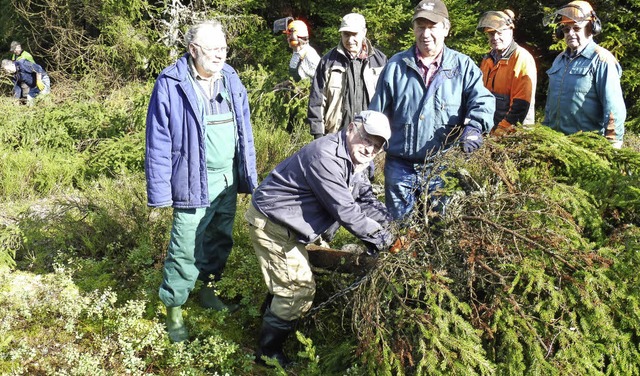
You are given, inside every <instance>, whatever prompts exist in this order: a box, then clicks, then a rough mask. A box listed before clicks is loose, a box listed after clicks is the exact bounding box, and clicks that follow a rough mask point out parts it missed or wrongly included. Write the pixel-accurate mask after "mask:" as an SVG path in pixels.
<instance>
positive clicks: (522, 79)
mask: <svg viewBox="0 0 640 376" xmlns="http://www.w3.org/2000/svg"><path fill="white" fill-rule="evenodd" d="M480 70H482V74H483V80H484V86H485V87H486V88H487V89H489V91H490V92H491V93H492V94H493V95H494V96H495V97H496V112H495V114H494V116H493V121H494V126H497V125H498V124H499V123H501V122H502V123H503V124H502V126H503V127H505V128H507V127H509V126H510V125H515V124H516V123H521V124H533V123H534V122H535V119H534V117H535V109H534V105H535V94H536V83H537V77H538V75H537V71H536V62H535V60H534V59H533V56H531V54H530V53H529V52H528V51H527V50H525V49H524V48H522V47H520V46H519V45H518V44H517V43H516V42H513V43H511V45H510V46H509V48H507V49H506V50H505V52H504V54H503V56H502V57H501V58H500V59H499V60H498V61H495V60H494V57H493V56H492V54H491V53H489V54H487V55H485V56H484V57H483V59H482V63H481V64H480Z"/></svg>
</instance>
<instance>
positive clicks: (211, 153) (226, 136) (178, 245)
mask: <svg viewBox="0 0 640 376" xmlns="http://www.w3.org/2000/svg"><path fill="white" fill-rule="evenodd" d="M192 84H193V87H194V89H195V91H196V92H197V94H198V99H199V101H198V102H199V103H198V104H199V109H198V110H199V111H200V113H201V114H202V119H203V121H202V142H203V143H204V149H205V151H206V164H207V186H208V191H209V201H210V205H209V206H208V207H206V208H197V209H174V211H173V226H172V229H171V239H170V242H169V251H168V254H167V259H166V260H165V267H164V278H163V282H162V285H161V286H160V299H161V300H162V302H163V303H165V305H166V306H167V307H175V306H181V305H183V304H184V303H185V302H186V301H187V298H188V297H189V293H190V292H191V291H192V290H193V288H194V287H195V282H196V280H197V279H200V280H202V281H203V282H204V283H205V285H204V286H203V288H201V289H200V292H199V297H200V303H201V304H202V305H203V306H204V307H206V308H213V309H217V310H222V309H224V308H228V307H227V306H225V305H224V304H223V303H222V302H221V301H220V300H219V298H218V297H217V296H216V295H215V292H214V291H213V289H212V288H211V286H208V285H207V284H208V283H209V282H211V281H216V280H219V279H220V278H221V274H222V271H223V270H224V267H225V265H226V262H227V258H228V257H229V254H230V253H231V248H232V247H233V239H232V234H233V222H234V218H235V213H236V202H237V185H238V184H237V180H238V173H237V171H236V170H237V169H236V168H235V167H236V163H235V155H236V144H237V139H238V136H237V128H236V124H235V120H234V113H233V104H232V103H231V99H230V98H231V96H230V94H229V92H228V90H227V89H226V85H225V83H224V79H219V80H217V81H216V83H215V86H214V88H213V92H212V94H211V96H210V97H209V96H208V95H206V93H205V92H204V90H203V89H202V87H201V86H200V84H199V83H198V82H196V81H195V80H193V81H192ZM210 98H211V99H210ZM190 157H191V158H198V156H197V155H192V156H190Z"/></svg>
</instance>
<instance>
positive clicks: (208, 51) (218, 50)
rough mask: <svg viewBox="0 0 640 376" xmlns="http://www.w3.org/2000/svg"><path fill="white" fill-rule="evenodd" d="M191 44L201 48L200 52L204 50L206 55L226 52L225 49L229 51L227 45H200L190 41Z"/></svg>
mask: <svg viewBox="0 0 640 376" xmlns="http://www.w3.org/2000/svg"><path fill="white" fill-rule="evenodd" d="M191 44H193V45H194V46H196V47H198V48H199V49H201V50H202V52H204V53H205V54H206V55H213V54H216V55H217V54H226V53H227V51H229V48H228V47H227V46H222V47H203V46H201V45H199V44H198V43H195V42H191Z"/></svg>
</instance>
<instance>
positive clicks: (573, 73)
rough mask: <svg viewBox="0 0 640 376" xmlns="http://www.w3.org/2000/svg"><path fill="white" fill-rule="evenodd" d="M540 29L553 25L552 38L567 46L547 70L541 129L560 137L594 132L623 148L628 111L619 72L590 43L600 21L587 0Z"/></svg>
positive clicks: (609, 58) (604, 52)
mask: <svg viewBox="0 0 640 376" xmlns="http://www.w3.org/2000/svg"><path fill="white" fill-rule="evenodd" d="M544 24H545V26H546V25H549V24H553V25H557V26H556V37H557V38H559V39H561V38H564V41H565V42H566V44H567V49H566V50H564V51H563V52H562V53H561V54H560V55H558V57H556V59H555V60H554V61H553V64H552V65H551V68H549V70H547V75H548V76H549V88H548V90H547V103H546V106H545V109H544V121H543V122H542V124H544V125H546V126H548V127H551V128H552V129H555V130H557V131H560V132H562V133H564V134H573V133H576V132H580V131H583V132H591V131H597V132H598V133H600V134H601V135H603V136H604V137H605V138H606V139H607V140H608V141H609V142H610V143H611V145H612V146H613V147H615V148H620V147H622V141H623V136H624V121H625V118H626V116H627V110H626V107H625V104H624V98H623V97H622V88H621V86H620V76H621V75H622V68H621V67H620V64H619V63H618V61H617V60H616V58H615V57H614V56H613V55H612V54H611V52H609V51H607V50H606V49H605V48H603V47H600V46H599V45H598V44H597V43H596V42H595V41H594V40H593V37H594V35H598V34H599V33H600V32H601V31H602V24H601V23H600V19H599V18H598V16H596V12H595V11H594V10H593V8H592V7H591V5H590V4H589V3H588V2H586V1H572V2H570V3H568V4H567V5H565V6H563V7H561V8H559V9H558V10H556V11H555V12H554V13H553V14H551V15H550V17H547V18H545V20H544Z"/></svg>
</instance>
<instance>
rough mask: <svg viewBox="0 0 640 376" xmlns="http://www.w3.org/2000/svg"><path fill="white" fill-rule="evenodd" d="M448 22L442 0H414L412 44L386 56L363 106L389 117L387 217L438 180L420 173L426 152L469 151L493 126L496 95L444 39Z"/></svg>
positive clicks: (398, 215)
mask: <svg viewBox="0 0 640 376" xmlns="http://www.w3.org/2000/svg"><path fill="white" fill-rule="evenodd" d="M450 27H451V24H450V22H449V12H448V10H447V7H446V5H445V4H444V3H443V2H442V1H441V0H423V1H421V2H420V3H419V4H418V5H417V6H416V7H415V9H414V14H413V33H414V36H415V41H416V43H415V44H414V45H413V46H411V47H410V48H409V49H408V50H406V51H403V52H400V53H397V54H395V55H394V56H393V57H392V58H391V59H390V60H389V62H388V63H387V65H386V66H385V68H384V70H383V71H382V76H381V77H380V82H379V84H378V87H377V89H376V93H375V95H374V97H373V100H372V101H371V105H369V109H370V110H374V111H380V112H382V113H384V114H385V115H387V117H388V118H389V121H390V123H391V139H390V140H389V148H388V149H387V153H386V160H385V167H384V177H385V203H386V205H387V208H388V209H389V211H390V213H391V215H392V216H393V218H394V219H398V220H401V219H404V218H405V217H406V216H407V215H408V214H410V213H411V212H412V210H413V208H414V205H415V204H416V202H418V201H417V200H418V199H420V198H421V196H422V195H423V193H424V194H430V193H432V192H435V191H436V190H437V189H438V188H440V187H442V186H443V185H444V182H443V181H442V179H440V178H438V177H436V178H433V179H426V178H425V177H428V176H429V175H430V172H431V169H432V160H433V158H435V157H436V156H437V155H438V154H439V153H441V152H443V151H445V150H448V149H450V148H451V147H453V146H454V145H456V144H457V143H459V144H460V146H461V147H462V150H463V151H464V152H465V153H471V152H473V151H474V150H476V149H478V148H479V147H480V146H481V145H482V143H483V138H482V134H483V133H486V132H488V131H489V130H490V129H491V127H492V126H493V113H494V110H495V99H494V97H493V95H491V93H490V92H489V90H487V88H485V87H484V85H483V83H482V72H481V71H480V68H478V66H477V65H476V64H475V63H474V62H473V61H472V60H471V58H470V57H468V56H466V55H463V54H461V53H459V52H457V51H454V50H452V49H450V48H448V47H447V46H446V45H445V43H444V39H445V37H446V36H447V35H448V34H449V29H450ZM438 205H439V204H438V203H435V205H434V207H435V208H436V210H437V211H438V212H442V211H443V210H444V208H443V207H440V208H438ZM442 205H444V203H443V204H442ZM442 205H440V206H442Z"/></svg>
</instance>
